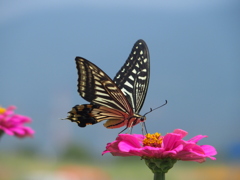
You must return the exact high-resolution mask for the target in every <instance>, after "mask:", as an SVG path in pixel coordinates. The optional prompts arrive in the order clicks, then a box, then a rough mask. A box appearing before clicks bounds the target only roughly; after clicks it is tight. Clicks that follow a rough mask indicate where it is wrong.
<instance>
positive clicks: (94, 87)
mask: <svg viewBox="0 0 240 180" xmlns="http://www.w3.org/2000/svg"><path fill="white" fill-rule="evenodd" d="M75 60H76V65H77V70H78V92H79V94H80V96H81V97H82V98H84V99H85V100H87V101H88V102H90V104H82V105H76V106H74V107H73V108H72V110H71V111H70V112H69V116H68V117H67V118H66V119H69V120H71V121H72V122H76V123H77V124H78V126H80V127H85V126H86V125H90V124H96V123H98V122H101V121H103V120H107V121H106V122H105V124H104V126H105V127H106V128H110V129H113V128H119V127H123V126H126V127H133V126H134V125H136V124H138V123H140V122H144V121H145V119H146V118H145V117H144V116H141V115H139V111H140V109H141V108H142V105H143V102H144V100H145V97H146V93H147V88H148V83H149V73H150V72H149V68H150V62H149V61H150V59H149V52H148V48H147V45H146V43H145V42H144V41H143V40H138V41H137V42H136V43H135V44H134V46H133V49H132V51H131V53H130V55H129V57H128V59H127V61H126V62H125V64H124V65H123V67H122V68H121V69H120V70H119V72H118V73H117V74H116V76H115V78H114V79H113V80H112V79H111V78H110V77H109V76H108V75H107V74H106V73H105V72H104V71H102V70H101V69H100V68H99V67H97V66H96V65H95V64H93V63H92V62H90V61H88V60H86V59H84V58H82V57H76V59H75Z"/></svg>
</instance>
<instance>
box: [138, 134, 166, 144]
mask: <svg viewBox="0 0 240 180" xmlns="http://www.w3.org/2000/svg"><path fill="white" fill-rule="evenodd" d="M145 136H146V137H145V139H144V140H143V146H152V147H161V144H162V141H163V137H161V134H160V133H155V134H149V133H148V134H146V135H145Z"/></svg>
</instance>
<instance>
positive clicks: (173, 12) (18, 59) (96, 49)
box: [0, 0, 240, 180]
mask: <svg viewBox="0 0 240 180" xmlns="http://www.w3.org/2000/svg"><path fill="white" fill-rule="evenodd" d="M239 18H240V2H239V1H238V0H211V1H209V0H208V1H207V0H194V1H191V0H181V1H179V0H171V1H166V0H158V1H157V0H148V1H146V0H145V1H143V0H132V1H127V0H122V1H110V0H101V1H96V0H88V1H84V0H83V1H78V0H70V1H67V0H60V1H56V0H52V1H47V0H41V1H40V0H35V1H31V0H24V1H17V0H12V1H7V0H2V1H1V2H0V49H1V53H0V56H1V57H0V61H1V62H0V92H1V95H0V105H1V106H3V107H7V106H9V105H16V106H17V107H18V109H17V110H16V113H19V114H23V115H26V116H30V117H31V118H32V120H33V122H32V124H30V125H29V126H31V127H32V128H33V129H34V130H35V131H36V134H35V136H34V138H26V139H18V138H15V137H10V136H7V135H5V136H3V137H2V138H1V141H0V144H1V145H0V168H1V170H0V179H11V180H12V179H24V180H25V179H27V180H37V179H40V178H41V179H51V180H55V179H58V180H69V179H71V180H75V179H74V178H76V179H79V178H80V177H81V178H80V179H84V178H85V179H86V180H88V179H91V178H92V179H94V178H95V179H100V177H103V178H102V179H114V180H115V179H135V178H136V179H149V178H152V173H151V172H150V170H148V169H147V167H145V165H144V162H143V161H140V162H141V163H140V162H139V158H117V157H112V156H111V155H110V154H109V155H104V156H101V152H102V151H103V150H105V146H106V144H107V143H108V142H111V141H113V140H114V139H115V138H116V136H117V134H118V133H119V132H120V131H121V130H120V129H115V130H109V129H106V128H104V127H103V125H102V123H99V124H97V125H94V126H88V127H86V128H79V127H78V126H77V124H74V123H71V122H70V121H67V120H65V121H63V120H60V119H61V118H65V117H66V116H67V112H68V111H69V110H70V109H71V108H72V107H73V106H74V105H76V104H83V103H86V101H85V100H83V99H82V98H81V97H80V96H79V95H78V92H77V71H76V67H75V61H74V58H75V57H76V56H82V57H84V58H86V59H88V60H90V61H92V62H93V63H95V64H96V65H98V66H99V67H100V68H101V69H103V70H104V71H105V72H106V73H107V74H108V75H109V76H110V77H112V78H113V77H114V76H115V74H116V72H117V71H118V70H119V69H120V67H121V66H122V65H123V63H124V62H125V60H126V59H127V57H128V55H129V53H130V51H131V48H132V46H133V44H134V43H135V42H136V41H137V40H138V39H143V40H145V41H146V43H147V44H148V47H149V50H150V57H151V78H150V85H149V91H148V95H147V98H146V101H145V104H144V106H143V108H142V110H141V114H144V113H146V112H147V111H149V109H150V108H154V107H157V106H159V105H161V104H163V103H164V102H165V100H168V104H167V105H166V106H164V107H163V108H161V109H159V110H156V111H154V112H152V113H150V114H148V115H147V121H146V125H147V129H148V131H149V132H150V133H154V132H161V133H162V134H165V133H167V132H172V131H173V130H174V129H178V128H181V129H183V130H186V131H188V132H189V135H188V136H187V138H186V139H190V138H191V137H193V136H195V135H198V134H203V135H208V138H206V139H204V140H201V142H200V143H201V144H210V145H213V146H215V147H216V149H217V151H218V155H217V156H216V157H217V159H218V160H217V161H216V162H211V161H210V160H208V161H207V162H206V163H204V164H198V163H195V162H178V163H177V165H176V166H175V167H174V168H173V169H172V170H170V172H169V173H168V174H167V177H168V179H192V180H198V179H205V180H207V179H238V178H239V176H240V175H239V170H240V168H239V167H240V166H239V162H240V133H239V128H240V110H239V109H240V93H239V92H240V82H239V77H240V21H239ZM133 132H134V133H141V126H140V125H138V126H136V127H134V129H133ZM13 169H14V171H13ZM98 173H99V174H98ZM63 174H64V175H63ZM66 174H67V175H66ZM85 175H86V176H85ZM92 175H96V176H97V177H92ZM82 176H84V177H82ZM239 179H240V178H239Z"/></svg>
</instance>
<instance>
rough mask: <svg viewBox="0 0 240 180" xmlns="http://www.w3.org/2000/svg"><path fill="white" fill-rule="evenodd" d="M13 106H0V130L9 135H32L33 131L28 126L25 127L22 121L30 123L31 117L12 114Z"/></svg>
mask: <svg viewBox="0 0 240 180" xmlns="http://www.w3.org/2000/svg"><path fill="white" fill-rule="evenodd" d="M14 109H16V107H15V106H9V107H8V108H7V109H4V108H2V107H0V131H2V132H5V133H6V134H8V135H10V136H13V135H15V136H17V137H20V138H22V137H26V136H30V137H32V136H33V134H34V131H33V130H32V129H31V128H30V127H25V126H24V123H30V122H31V119H30V118H29V117H27V116H22V115H19V114H14Z"/></svg>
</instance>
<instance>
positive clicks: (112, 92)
mask: <svg viewBox="0 0 240 180" xmlns="http://www.w3.org/2000/svg"><path fill="white" fill-rule="evenodd" d="M75 60H76V65H77V69H78V76H79V78H78V92H79V94H80V95H81V96H82V98H84V99H85V100H87V101H89V102H92V103H95V104H97V105H102V106H106V107H109V108H113V109H117V110H120V111H123V112H126V113H128V114H132V113H133V112H132V107H131V105H130V104H129V102H128V101H127V99H126V98H125V96H124V94H123V93H122V91H121V90H120V89H119V88H118V87H117V86H116V85H115V83H114V82H113V81H112V80H111V78H110V77H108V75H107V74H105V73H104V72H103V71H102V70H101V69H100V68H99V67H97V66H96V65H94V64H93V63H91V62H90V61H88V60H86V59H84V58H81V57H76V59H75Z"/></svg>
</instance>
